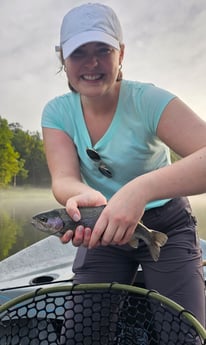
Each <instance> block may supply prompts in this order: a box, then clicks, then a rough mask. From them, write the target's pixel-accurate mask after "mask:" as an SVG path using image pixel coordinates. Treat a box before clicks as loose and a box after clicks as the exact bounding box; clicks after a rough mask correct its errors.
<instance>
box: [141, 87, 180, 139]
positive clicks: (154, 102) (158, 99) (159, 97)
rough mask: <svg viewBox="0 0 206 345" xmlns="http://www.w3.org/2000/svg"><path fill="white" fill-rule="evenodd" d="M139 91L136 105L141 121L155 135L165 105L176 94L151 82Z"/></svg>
mask: <svg viewBox="0 0 206 345" xmlns="http://www.w3.org/2000/svg"><path fill="white" fill-rule="evenodd" d="M141 92H142V95H141V97H140V98H139V104H138V107H139V110H140V113H141V114H142V121H143V122H144V124H145V127H146V128H147V129H148V131H149V132H150V133H152V134H154V135H156V131H157V126H158V123H159V120H160V118H161V115H162V113H163V111H164V109H165V107H166V106H167V105H168V103H169V102H170V101H171V100H172V99H174V98H175V97H176V96H175V95H174V94H172V93H171V92H169V91H167V90H164V89H161V88H159V87H156V86H154V85H152V84H147V85H145V87H143V88H142V91H141Z"/></svg>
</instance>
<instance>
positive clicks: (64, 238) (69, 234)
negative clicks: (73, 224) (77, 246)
mask: <svg viewBox="0 0 206 345" xmlns="http://www.w3.org/2000/svg"><path fill="white" fill-rule="evenodd" d="M73 236H74V231H72V230H68V231H67V232H65V234H64V235H63V236H61V237H60V241H61V242H62V243H67V242H69V241H71V239H72V238H73Z"/></svg>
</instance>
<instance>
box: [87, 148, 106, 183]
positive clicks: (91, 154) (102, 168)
mask: <svg viewBox="0 0 206 345" xmlns="http://www.w3.org/2000/svg"><path fill="white" fill-rule="evenodd" d="M86 152H87V155H88V156H89V158H90V159H91V160H93V161H94V162H96V163H98V169H99V171H100V172H101V173H102V175H104V176H106V177H108V178H111V177H112V173H111V171H110V170H109V168H108V167H107V166H106V165H105V163H104V162H103V161H102V160H101V157H100V155H99V153H98V152H97V151H95V150H94V149H89V148H87V149H86Z"/></svg>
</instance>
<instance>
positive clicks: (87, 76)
mask: <svg viewBox="0 0 206 345" xmlns="http://www.w3.org/2000/svg"><path fill="white" fill-rule="evenodd" d="M103 76H104V74H103V73H98V74H92V75H91V74H83V75H82V76H81V78H82V79H83V80H85V81H98V80H101V79H102V78H103Z"/></svg>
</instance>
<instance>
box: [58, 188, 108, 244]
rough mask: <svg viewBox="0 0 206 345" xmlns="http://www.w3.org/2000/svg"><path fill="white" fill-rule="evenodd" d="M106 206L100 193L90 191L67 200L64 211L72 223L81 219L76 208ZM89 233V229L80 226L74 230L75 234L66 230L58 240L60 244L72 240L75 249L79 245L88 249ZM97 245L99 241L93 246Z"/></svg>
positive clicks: (105, 201) (104, 199)
mask: <svg viewBox="0 0 206 345" xmlns="http://www.w3.org/2000/svg"><path fill="white" fill-rule="evenodd" d="M106 204H107V200H106V198H105V197H104V196H103V195H102V194H101V193H100V192H98V191H95V190H91V191H90V192H87V193H84V194H79V195H77V196H74V197H71V198H69V199H68V200H67V203H66V210H67V212H68V214H69V215H70V217H72V219H73V220H74V221H79V220H80V219H81V214H80V211H79V209H78V207H89V206H91V207H94V206H101V205H106ZM91 232H92V231H91V229H90V228H84V227H83V226H81V225H80V226H78V227H77V228H76V230H75V232H74V231H72V230H69V229H68V231H67V232H66V233H65V234H64V235H63V236H62V237H61V238H60V240H61V242H62V243H67V242H69V241H71V240H72V243H73V245H74V246H75V247H79V246H80V245H83V246H85V247H88V245H89V241H90V238H91ZM99 244H100V241H98V240H97V241H96V244H95V246H98V245H99Z"/></svg>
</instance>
